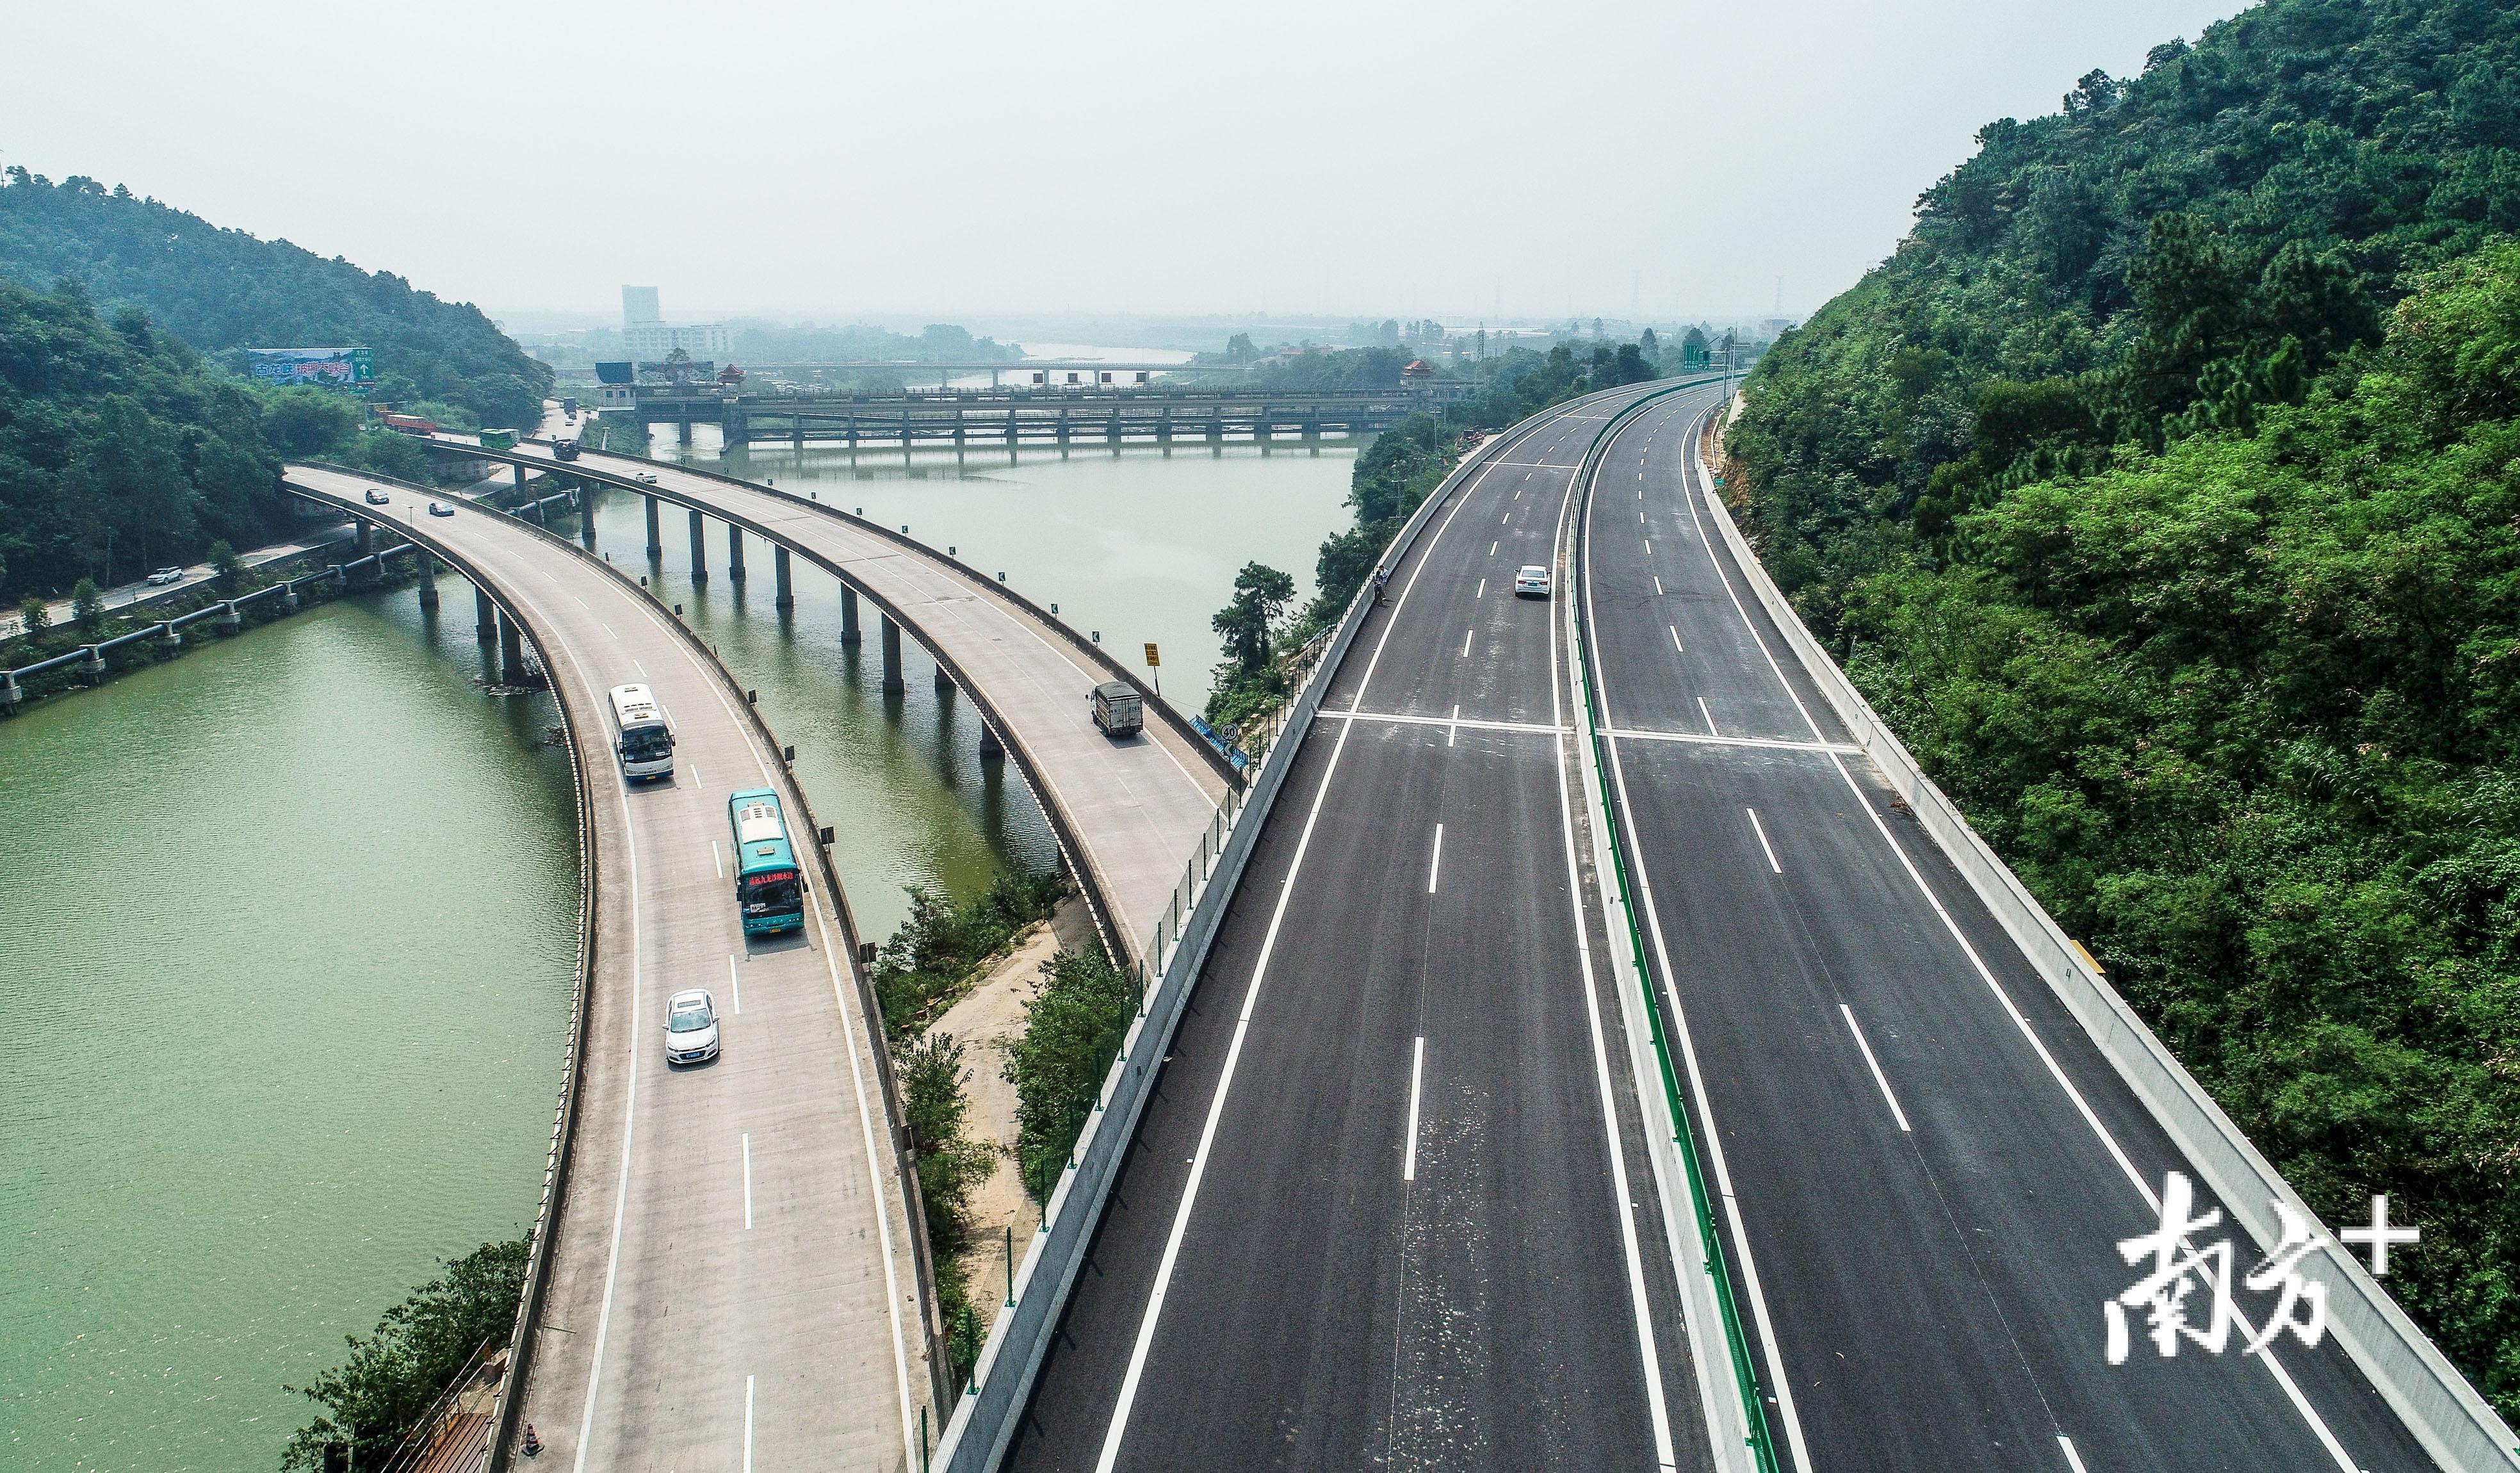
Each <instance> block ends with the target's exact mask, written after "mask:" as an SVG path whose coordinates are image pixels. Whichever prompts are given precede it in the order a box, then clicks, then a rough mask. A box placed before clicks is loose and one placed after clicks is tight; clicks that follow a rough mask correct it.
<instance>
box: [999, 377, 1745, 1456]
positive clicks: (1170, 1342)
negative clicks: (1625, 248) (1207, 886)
mask: <svg viewBox="0 0 2520 1473" xmlns="http://www.w3.org/2000/svg"><path fill="white" fill-rule="evenodd" d="M1623 397H1624V396H1623ZM1607 408H1608V406H1607V405H1605V404H1604V403H1603V402H1602V401H1599V400H1595V401H1588V402H1585V403H1579V404H1577V405H1573V406H1568V407H1567V408H1566V409H1565V410H1563V411H1561V412H1559V413H1556V414H1553V415H1550V416H1547V417H1544V418H1542V419H1541V420H1539V421H1537V422H1535V423H1534V424H1533V425H1532V426H1531V427H1529V428H1528V429H1527V430H1525V431H1522V432H1519V433H1518V434H1516V435H1512V436H1509V437H1508V438H1507V440H1506V442H1505V443H1504V444H1503V445H1502V446H1500V447H1499V448H1497V449H1496V450H1495V451H1493V452H1492V453H1491V454H1490V455H1489V457H1488V458H1487V461H1486V463H1485V465H1484V466H1483V468H1482V469H1476V470H1474V471H1472V472H1470V473H1468V474H1466V475H1465V476H1463V478H1462V479H1461V480H1460V481H1459V482H1458V483H1457V484H1456V485H1455V486H1454V487H1453V489H1452V490H1451V491H1450V492H1449V493H1448V496H1447V499H1446V501H1445V503H1444V504H1443V505H1441V506H1440V507H1439V509H1438V510H1437V512H1436V513H1435V514H1434V517H1433V519H1432V520H1430V521H1429V523H1428V524H1427V527H1426V529H1425V531H1424V532H1423V533H1422V534H1421V535H1420V536H1419V538H1418V542H1417V544H1416V547H1415V548H1414V550H1413V551H1412V553H1411V554H1410V555H1409V556H1408V557H1407V558H1405V559H1404V560H1403V561H1402V562H1401V563H1400V564H1399V565H1398V566H1397V567H1396V568H1395V569H1394V573H1393V577H1392V579H1391V583H1390V588H1389V591H1388V595H1387V602H1386V603H1383V604H1381V605H1379V606H1377V607H1376V608H1375V609H1374V610H1373V614H1372V616H1371V618H1370V619H1369V621H1368V623H1367V624H1366V626H1365V628H1364V630H1363V632H1362V634H1361V636H1360V638H1359V639H1358V641H1357V643H1356V644H1355V646H1354V647H1352V649H1351V651H1350V653H1349V654H1348V655H1347V656H1346V658H1345V660H1344V662H1343V663H1342V665H1341V667H1340V668H1339V669H1338V670H1337V671H1336V672H1335V675H1334V678H1333V682H1332V685H1331V687H1330V692H1329V694H1328V698H1327V699H1326V700H1325V701H1324V704H1323V713H1324V719H1323V720H1321V721H1320V722H1318V723H1317V724H1316V725H1315V726H1314V727H1313V729H1312V732H1311V734H1310V736H1309V737H1307V739H1306V741H1305V744H1304V746H1303V748H1302V749H1301V751H1300V753H1299V754H1298V757H1297V760H1296V766H1295V768H1294V770H1293V772H1292V773H1291V774H1290V775H1289V778H1288V780H1287V782H1286V785H1285V787H1284V789H1283V792H1282V794H1281V796H1280V798H1279V800H1278V803H1277V806H1276V807H1275V808H1274V809H1273V811H1272V812H1271V815H1270V817H1269V819H1268V821H1267V823H1266V826H1265V827H1264V828H1263V829H1262V831H1261V833H1260V835H1259V837H1258V844H1257V849H1256V850H1255V853H1254V856H1253V859H1252V861H1251V866H1250V868H1249V870H1246V871H1245V873H1244V876H1243V879H1242V881H1241V884H1240V885H1239V887H1238V893H1237V897H1236V899H1235V901H1234V902H1233V905H1232V908H1231V909H1230V910H1229V912H1228V914H1227V915H1226V917H1225V919H1224V923H1223V928H1222V931H1221V933H1220V936H1219V939H1218V941H1217V944H1216V946H1215V948H1214V950H1213V951H1212V952H1211V953H1210V955H1209V956H1208V958H1207V961H1206V966H1205V968H1204V970H1203V972H1202V973H1201V978H1200V981H1199V983H1198V986H1197V988H1196V989H1195V990H1194V991H1193V994H1192V996H1191V999H1190V1003H1189V1010H1188V1013H1187V1015H1186V1016H1185V1018H1184V1021H1183V1023H1182V1025H1181V1029H1180V1032H1179V1033H1178V1034H1177V1035H1176V1037H1175V1041H1174V1044H1173V1049H1172V1052H1171V1054H1170V1055H1168V1059H1167V1062H1166V1064H1165V1068H1164V1072H1163V1075H1162V1077H1161V1079H1160V1081H1159V1082H1158V1085H1157V1090H1156V1094H1155V1096H1154V1098H1153V1099H1152V1100H1151V1101H1150V1102H1149V1104H1148V1108H1147V1114H1146V1115H1145V1116H1144V1118H1143V1120H1142V1122H1141V1128H1140V1130H1139V1133H1138V1136H1137V1138H1136V1140H1135V1141H1134V1143H1133V1149H1132V1154H1131V1158H1130V1160H1129V1162H1128V1164H1127V1165H1126V1166H1125V1167H1124V1168H1123V1170H1122V1174H1121V1176H1120V1178H1119V1181H1118V1183H1117V1184H1116V1185H1115V1187H1114V1189H1113V1193H1112V1196H1111V1199H1110V1203H1109V1206H1108V1208H1107V1209H1106V1212H1105V1216H1104V1219H1103V1222H1102V1226H1101V1228H1100V1232H1099V1237H1098V1239H1097V1241H1096V1244H1095V1246H1094V1250H1093V1254H1092V1258H1091V1261H1090V1262H1089V1263H1088V1264H1087V1266H1086V1268H1085V1270H1084V1272H1083V1273H1082V1274H1081V1275H1080V1277H1079V1279H1078V1282H1077V1286H1076V1288H1075V1290H1074V1292H1073V1294H1072V1296H1071V1298H1070V1300H1069V1302H1068V1305H1067V1308H1066V1311H1065V1314H1064V1316H1063V1317H1062V1319H1061V1322H1060V1326H1059V1330H1058V1333H1057V1337H1056V1341H1055V1344H1054V1346H1053V1348H1052V1350H1051V1352H1050V1354H1049V1357H1048V1359H1047V1361H1045V1364H1044V1367H1043V1370H1042V1374H1041V1378H1040V1380H1039V1381H1038V1382H1037V1384H1036V1388H1035V1392H1034V1395H1033V1398H1032V1401H1031V1405H1030V1406H1029V1407H1028V1409H1027V1412H1026V1414H1025V1417H1024V1420H1023V1423H1022V1426H1021V1429H1020V1431H1019V1432H1018V1434H1017V1437H1016V1441H1015V1443H1014V1445H1013V1447H1012V1451H1011V1452H1010V1454H1009V1459H1008V1463H1007V1466H1009V1467H1012V1468H1020V1469H1026V1470H1051V1469H1057V1470H1096V1469H1113V1468H1125V1469H1176V1468H1186V1467H1198V1468H1205V1469H1218V1468H1222V1469H1243V1468H1250V1469H1258V1468H1282V1467H1284V1468H1332V1467H1335V1468H1351V1467H1393V1468H1401V1467H1405V1468H1444V1469H1499V1470H1504V1469H1532V1468H1543V1467H1584V1468H1592V1467H1636V1468H1654V1467H1688V1468H1697V1467H1702V1466H1706V1465H1708V1461H1709V1459H1708V1451H1707V1441H1706V1435H1705V1433H1704V1431H1703V1425H1702V1419H1701V1417H1700V1414H1699V1411H1698V1409H1697V1402H1696V1397H1697V1393H1696V1384H1697V1382H1696V1371H1695V1366H1694V1362H1693V1361H1692V1360H1691V1358H1690V1349H1689V1342H1688V1335H1687V1334H1686V1333H1684V1331H1683V1329H1682V1326H1681V1318H1680V1315H1679V1310H1678V1306H1679V1302H1680V1301H1679V1298H1678V1292H1677V1290H1676V1288H1675V1285H1674V1276H1673V1267H1672V1263H1671V1259H1670V1255H1669V1253H1668V1252H1667V1251H1666V1248H1665V1245H1666V1242H1667V1239H1666V1225H1665V1223H1664V1221H1663V1216H1662V1204H1661V1201H1660V1198H1659V1196H1658V1194H1657V1191H1656V1189H1655V1186H1654V1179H1653V1175H1652V1167H1651V1166H1650V1164H1649V1163H1648V1161H1647V1158H1646V1154H1645V1148H1644V1143H1643V1137H1642V1133H1641V1127H1640V1124H1639V1121H1640V1113H1639V1106H1638V1100H1637V1097H1636V1094H1635V1084H1634V1081H1633V1080H1632V1078H1631V1077H1630V1074H1629V1070H1628V1068H1627V1062H1626V1061H1627V1059H1628V1057H1629V1054H1628V1051H1627V1040H1626V1037H1625V1034H1624V1032H1623V1030H1622V1027H1621V1019H1620V1014H1619V1012H1618V1010H1617V1007H1616V1004H1615V1003H1614V1001H1613V1000H1612V999H1611V998H1610V997H1609V995H1608V988H1609V986H1610V979H1609V975H1608V972H1607V969H1606V966H1605V965H1604V964H1603V962H1602V961H1601V960H1600V959H1601V958H1602V957H1603V955H1604V953H1603V948H1604V947H1605V946H1606V945H1607V938H1606V936H1605V933H1604V931H1603V928H1602V925H1601V920H1600V916H1599V915H1598V909H1597V908H1595V907H1594V906H1592V905H1591V904H1590V900H1591V897H1592V896H1593V895H1594V893H1595V890H1594V886H1593V883H1592V877H1591V870H1590V859H1589V856H1590V852H1591V851H1590V848H1589V844H1588V842H1584V841H1579V839H1578V824H1579V822H1580V820H1581V817H1582V812H1583V809H1582V804H1583V798H1582V793H1581V790H1580V787H1579V786H1578V783H1577V780H1576V779H1575V778H1574V777H1573V776H1572V764H1573V762H1574V752H1573V748H1572V737H1570V736H1569V735H1568V733H1567V731H1566V730H1565V724H1566V723H1568V722H1569V721H1571V720H1572V716H1571V709H1572V708H1571V704H1570V703H1571V701H1572V698H1573V696H1572V692H1571V691H1569V690H1567V689H1566V688H1565V686H1564V684H1563V681H1562V680H1561V679H1560V677H1559V675H1558V673H1557V672H1558V670H1559V666H1560V662H1559V660H1558V659H1557V658H1555V656H1556V655H1557V654H1558V653H1559V652H1560V650H1559V647H1558V646H1557V644H1556V641H1557V638H1558V636H1557V620H1556V619H1555V618H1554V617H1553V604H1552V603H1549V602H1547V601H1542V600H1517V599H1516V598H1515V597H1514V595H1513V590H1512V580H1513V576H1514V572H1515V570H1516V569H1517V568H1518V567H1520V566H1521V565H1523V564H1526V563H1539V564H1548V563H1550V562H1552V561H1553V556H1554V554H1555V552H1556V550H1557V549H1558V548H1559V546H1560V539H1561V536H1562V535H1564V534H1565V533H1567V532H1568V531H1569V530H1571V526H1570V524H1568V523H1566V522H1565V521H1564V520H1563V516H1562V513H1564V512H1565V510H1566V507H1567V501H1566V498H1567V495H1568V492H1569V489H1570V483H1571V480H1572V470H1573V468H1574V467H1575V465H1576V463H1577V462H1578V461H1579V459H1580V458H1581V456H1582V455H1583V453H1584V451H1585V449H1586V447H1587V446H1588V445H1589V444H1591V442H1592V440H1593V439H1594V437H1595V435H1596V434H1597V433H1598V431H1599V429H1600V427H1601V424H1602V423H1603V418H1604V416H1605V415H1606V413H1607Z"/></svg>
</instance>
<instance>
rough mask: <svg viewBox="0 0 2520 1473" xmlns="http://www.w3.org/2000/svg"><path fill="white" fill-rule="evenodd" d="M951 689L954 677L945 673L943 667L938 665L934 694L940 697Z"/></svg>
mask: <svg viewBox="0 0 2520 1473" xmlns="http://www.w3.org/2000/svg"><path fill="white" fill-rule="evenodd" d="M953 689H954V677H952V676H950V675H947V674H946V673H945V667H944V666H943V665H941V664H940V665H938V666H937V667H936V693H937V694H939V695H942V694H944V693H945V692H948V691H951V690H953Z"/></svg>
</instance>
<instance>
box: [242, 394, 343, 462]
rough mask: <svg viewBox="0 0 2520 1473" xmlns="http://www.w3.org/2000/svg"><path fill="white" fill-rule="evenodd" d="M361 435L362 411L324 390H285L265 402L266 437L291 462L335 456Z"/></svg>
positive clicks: (263, 428)
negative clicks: (351, 440) (346, 442)
mask: <svg viewBox="0 0 2520 1473" xmlns="http://www.w3.org/2000/svg"><path fill="white" fill-rule="evenodd" d="M358 432H359V411H358V409H357V408H356V406H354V405H353V404H351V402H350V401H349V400H347V399H344V398H342V397H341V396H340V395H339V394H337V393H332V392H329V391H327V390H324V389H320V388H304V387H300V388H284V389H282V390H280V391H279V392H277V393H274V394H272V395H270V396H269V397H267V398H265V399H264V400H263V404H262V437H263V438H264V439H266V440H268V441H270V442H271V446H272V448H273V449H275V450H277V451H279V452H280V453H281V454H282V455H285V456H287V457H289V458H290V459H291V460H295V461H302V460H313V459H316V458H318V457H329V456H331V455H332V454H333V453H334V451H335V450H336V448H337V446H339V445H340V443H341V442H342V441H344V440H346V439H348V438H350V437H351V436H352V435H354V434H357V433H358Z"/></svg>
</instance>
